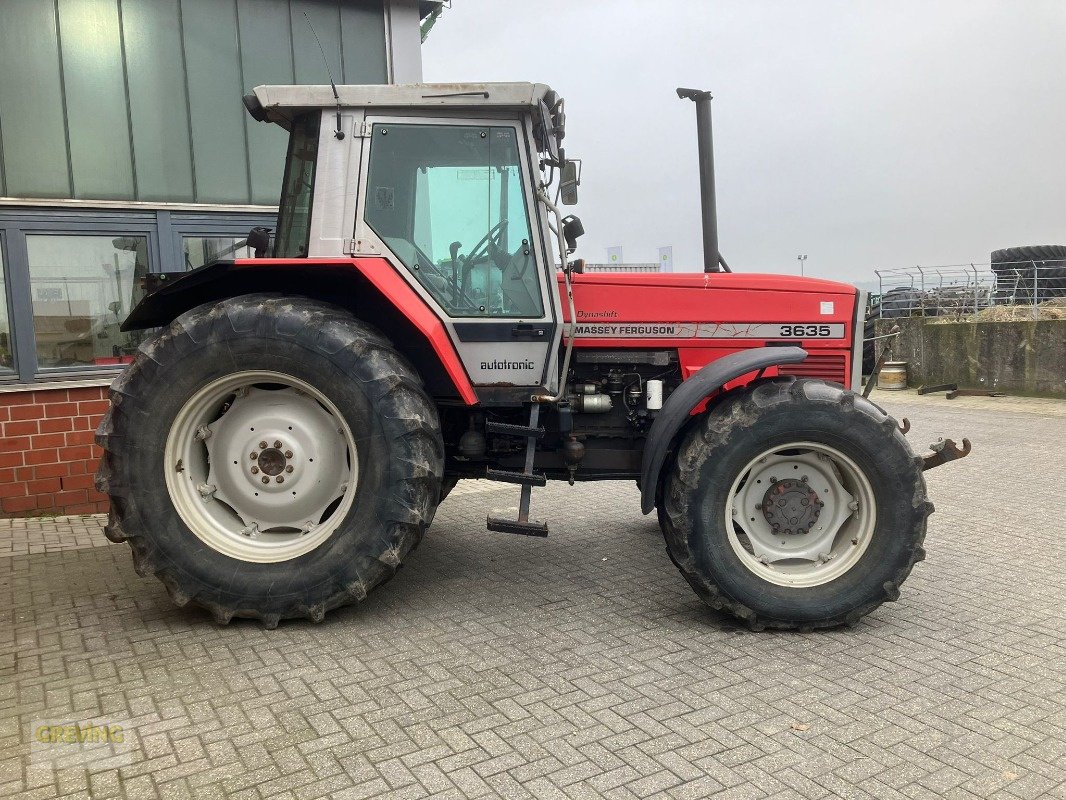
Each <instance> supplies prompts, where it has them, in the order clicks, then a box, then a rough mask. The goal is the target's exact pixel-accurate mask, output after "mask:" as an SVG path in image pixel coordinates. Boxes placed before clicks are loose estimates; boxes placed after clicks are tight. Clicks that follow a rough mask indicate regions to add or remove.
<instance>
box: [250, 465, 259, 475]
mask: <svg viewBox="0 0 1066 800" xmlns="http://www.w3.org/2000/svg"><path fill="white" fill-rule="evenodd" d="M252 474H253V475H258V474H259V467H252Z"/></svg>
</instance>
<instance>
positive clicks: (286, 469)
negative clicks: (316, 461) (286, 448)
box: [285, 464, 292, 473]
mask: <svg viewBox="0 0 1066 800" xmlns="http://www.w3.org/2000/svg"><path fill="white" fill-rule="evenodd" d="M285 471H286V472H290V473H291V472H292V465H291V464H290V465H289V466H287V467H285Z"/></svg>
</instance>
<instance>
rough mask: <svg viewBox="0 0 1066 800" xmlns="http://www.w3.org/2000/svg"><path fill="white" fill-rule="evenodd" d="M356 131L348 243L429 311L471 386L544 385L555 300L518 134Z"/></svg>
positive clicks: (554, 333)
mask: <svg viewBox="0 0 1066 800" xmlns="http://www.w3.org/2000/svg"><path fill="white" fill-rule="evenodd" d="M364 131H368V132H369V136H368V142H369V147H366V146H365V144H364V148H363V154H364V155H363V169H362V180H361V185H362V187H363V189H362V195H361V202H360V211H359V213H358V214H357V221H356V240H357V241H362V242H364V243H365V242H367V241H372V242H373V243H374V245H376V246H378V247H380V249H381V253H382V254H383V255H385V256H387V257H388V258H389V259H390V261H392V263H393V264H394V265H395V266H396V267H397V269H398V270H399V271H400V272H401V274H403V275H404V277H405V278H406V279H407V280H408V281H409V282H410V283H411V285H412V287H413V288H414V289H415V290H416V291H417V292H418V293H419V294H420V295H421V296H422V297H423V298H424V299H425V300H426V302H427V303H428V304H429V305H430V306H431V307H432V308H433V309H434V310H435V311H436V313H437V314H438V316H439V317H440V319H441V320H442V322H443V323H444V325H445V327H446V328H447V330H448V333H449V335H450V336H451V338H452V342H453V344H454V345H455V347H456V350H457V351H458V353H459V355H460V358H461V359H462V361H463V365H464V366H465V368H466V370H467V373H468V374H469V376H470V379H471V381H472V383H473V384H474V385H475V386H481V387H500V386H515V387H530V388H531V389H536V388H538V387H541V388H543V387H546V386H548V387H549V388H550V387H551V386H552V385H554V384H555V383H556V381H557V376H554V375H551V374H550V373H549V369H551V370H554V368H555V367H554V361H555V359H554V358H552V354H553V353H555V352H556V351H557V349H558V339H559V336H560V333H561V332H560V330H559V326H558V304H559V299H558V295H557V294H555V295H552V294H551V293H550V290H551V289H554V286H555V281H554V275H553V274H552V275H551V276H550V278H551V279H549V274H550V273H549V265H551V272H552V273H553V272H554V263H553V261H549V259H547V258H546V257H545V253H544V241H545V239H544V236H543V229H542V227H541V226H542V218H541V215H540V214H538V213H536V211H537V204H536V201H535V198H534V196H533V190H532V187H533V183H532V177H531V172H530V164H529V161H528V156H527V153H528V148H527V145H526V133H527V132H526V131H525V130H524V128H523V125H522V124H521V123H520V122H519V121H505V120H447V119H441V120H425V119H417V120H415V119H413V118H403V117H391V118H380V117H379V118H373V117H370V118H368V119H367V125H365V126H364ZM363 246H364V247H366V245H365V244H364V245H363Z"/></svg>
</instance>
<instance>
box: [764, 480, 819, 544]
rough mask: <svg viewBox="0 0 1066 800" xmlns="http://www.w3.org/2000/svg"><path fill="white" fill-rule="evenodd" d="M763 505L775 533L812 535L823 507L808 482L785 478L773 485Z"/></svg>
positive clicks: (765, 495)
mask: <svg viewBox="0 0 1066 800" xmlns="http://www.w3.org/2000/svg"><path fill="white" fill-rule="evenodd" d="M761 505H762V515H763V517H765V518H766V521H767V522H768V523H770V527H771V528H772V529H773V531H774V532H775V533H785V534H789V535H796V534H800V535H802V534H806V533H810V532H811V528H813V527H814V523H816V522H817V521H818V517H819V515H821V513H822V506H823V505H824V504H823V503H822V501H821V500H819V499H818V493H817V492H816V491H814V489H812V488H811V487H810V485H809V484H808V483H807V481H806V480H797V479H795V478H786V479H785V480H782V481H775V482H774V483H772V484H771V486H770V488H769V489H767V490H766V494H764V495H763V499H762V503H761Z"/></svg>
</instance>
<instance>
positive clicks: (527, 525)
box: [485, 514, 548, 536]
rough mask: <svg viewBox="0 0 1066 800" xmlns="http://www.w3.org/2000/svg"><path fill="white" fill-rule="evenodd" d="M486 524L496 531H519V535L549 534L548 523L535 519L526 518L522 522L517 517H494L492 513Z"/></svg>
mask: <svg viewBox="0 0 1066 800" xmlns="http://www.w3.org/2000/svg"><path fill="white" fill-rule="evenodd" d="M485 525H486V526H487V527H488V529H489V530H490V531H495V532H496V533H517V534H518V535H519V536H547V535H548V523H546V522H536V521H534V520H526V521H525V522H522V521H521V520H517V519H503V518H502V517H494V516H492V515H491V514H490V515H489V516H488V518H487V519H486V520H485Z"/></svg>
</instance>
